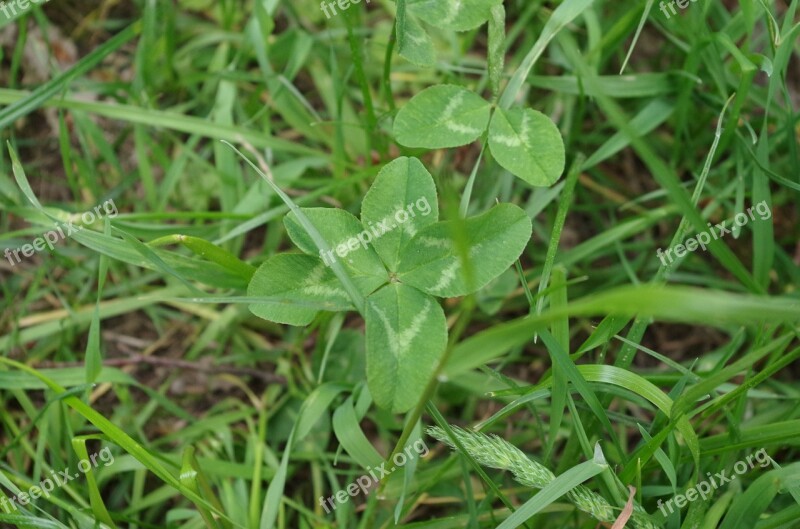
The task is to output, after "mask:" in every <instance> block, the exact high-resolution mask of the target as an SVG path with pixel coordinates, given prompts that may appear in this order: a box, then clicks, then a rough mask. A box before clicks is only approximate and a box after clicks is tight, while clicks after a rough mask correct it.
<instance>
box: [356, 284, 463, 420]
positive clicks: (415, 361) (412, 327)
mask: <svg viewBox="0 0 800 529" xmlns="http://www.w3.org/2000/svg"><path fill="white" fill-rule="evenodd" d="M366 313H367V314H366V318H365V319H366V322H367V333H366V334H367V382H368V384H369V390H370V393H372V396H373V398H374V399H375V403H376V404H378V406H380V407H381V408H385V409H390V410H391V411H392V412H394V413H403V412H405V411H408V410H409V409H411V408H412V407H413V406H414V405H415V404H416V403H417V401H418V400H419V398H420V395H421V394H422V393H423V392H424V390H425V387H426V386H427V384H428V382H429V380H430V378H431V377H432V376H433V374H434V372H435V370H436V366H437V365H438V364H439V361H440V359H441V357H442V355H443V354H444V350H445V346H446V345H447V322H446V320H445V317H444V311H443V310H442V307H441V306H439V303H438V302H437V301H436V300H435V299H434V298H432V297H430V296H426V295H425V294H423V293H422V292H420V291H418V290H416V289H414V288H411V287H409V286H406V285H403V284H400V283H390V284H389V285H387V286H386V287H384V288H382V289H381V290H379V291H378V292H376V293H374V294H372V295H371V296H369V297H368V298H367V310H366Z"/></svg>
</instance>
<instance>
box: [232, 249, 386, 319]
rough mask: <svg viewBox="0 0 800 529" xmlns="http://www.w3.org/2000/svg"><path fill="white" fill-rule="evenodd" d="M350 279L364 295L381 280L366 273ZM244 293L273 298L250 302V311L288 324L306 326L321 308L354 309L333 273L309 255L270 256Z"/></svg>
mask: <svg viewBox="0 0 800 529" xmlns="http://www.w3.org/2000/svg"><path fill="white" fill-rule="evenodd" d="M353 281H354V283H355V284H356V288H358V289H359V291H361V292H362V293H363V294H368V293H369V292H372V291H373V290H375V289H376V288H378V287H379V286H380V285H381V284H382V283H383V280H382V279H380V278H377V277H365V276H361V277H357V278H354V279H353ZM247 295H248V296H254V297H269V298H274V299H275V301H274V303H253V304H251V305H250V306H249V308H250V312H252V313H253V314H255V315H256V316H258V317H259V318H264V319H265V320H269V321H274V322H277V323H284V324H288V325H308V324H309V323H311V321H312V320H313V319H314V317H315V316H316V315H317V312H319V311H320V310H328V311H341V310H355V307H354V306H353V303H352V301H351V299H350V297H349V296H348V294H347V292H346V291H345V290H344V288H342V284H341V283H340V282H339V279H338V278H337V277H336V274H334V273H333V271H332V270H331V269H330V268H329V267H327V266H325V264H324V263H323V262H322V261H320V260H319V259H318V258H316V257H312V256H310V255H301V254H279V255H275V256H273V257H271V258H270V259H268V260H267V261H266V262H265V263H264V264H262V265H261V267H259V269H258V270H257V271H256V273H255V275H253V279H252V281H250V285H249V286H248V288H247Z"/></svg>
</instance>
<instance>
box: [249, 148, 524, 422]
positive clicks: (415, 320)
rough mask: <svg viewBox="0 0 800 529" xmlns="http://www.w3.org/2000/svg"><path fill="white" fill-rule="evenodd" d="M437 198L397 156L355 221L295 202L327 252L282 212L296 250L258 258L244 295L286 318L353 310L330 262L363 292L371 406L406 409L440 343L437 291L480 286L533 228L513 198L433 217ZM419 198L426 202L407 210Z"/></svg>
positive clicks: (296, 320) (274, 316)
mask: <svg viewBox="0 0 800 529" xmlns="http://www.w3.org/2000/svg"><path fill="white" fill-rule="evenodd" d="M437 202H438V201H437V194H436V186H435V184H434V181H433V178H432V177H431V175H430V173H429V172H428V171H427V169H425V167H424V166H423V165H422V162H420V161H419V160H418V159H416V158H407V157H402V158H398V159H397V160H394V161H393V162H391V163H389V164H388V165H386V166H385V167H384V168H383V169H382V170H381V171H380V173H379V174H378V176H377V178H376V179H375V182H374V183H373V185H372V187H371V188H370V190H369V191H368V192H367V194H366V196H365V197H364V200H363V202H362V205H361V220H359V219H357V218H356V217H355V216H353V215H351V214H350V213H348V212H346V211H344V210H340V209H335V208H300V210H301V212H302V213H303V214H304V215H305V216H306V217H307V218H308V219H309V221H310V222H311V223H312V224H313V226H314V227H315V228H316V229H317V230H318V232H319V234H320V235H321V236H322V238H323V239H324V240H325V241H326V242H327V243H328V244H329V245H330V247H331V248H335V249H336V250H337V251H336V252H335V253H334V252H333V251H329V252H328V254H327V255H326V254H325V253H324V252H323V250H322V249H321V248H319V247H317V245H316V244H314V242H313V240H312V237H311V236H310V235H309V234H308V233H307V232H306V230H305V229H304V228H303V227H302V226H301V224H300V222H299V221H298V219H297V216H296V215H295V214H294V213H290V214H289V215H287V216H286V218H285V219H284V224H285V226H286V230H287V232H288V234H289V237H290V238H291V240H292V242H293V243H294V244H295V245H296V246H297V247H298V248H299V249H300V250H301V251H302V252H303V253H301V254H290V253H289V254H278V255H275V256H273V257H271V258H269V259H268V260H267V261H266V262H264V264H262V265H261V267H260V268H259V269H258V271H257V272H256V273H255V275H254V276H253V278H252V280H251V282H250V285H249V288H248V295H249V296H253V297H258V298H268V300H269V302H261V301H258V302H254V303H253V304H251V305H250V310H251V311H252V312H253V313H254V314H255V315H257V316H259V317H261V318H264V319H266V320H270V321H274V322H278V323H284V324H290V325H307V324H309V323H311V321H312V320H313V319H314V317H315V316H316V315H317V313H318V312H319V311H323V310H324V311H348V310H356V309H357V307H355V305H354V304H353V302H352V300H351V298H350V296H348V293H347V291H346V290H345V289H344V288H343V286H342V283H341V281H340V280H339V279H338V278H337V276H336V275H335V274H334V273H333V271H332V270H331V268H330V267H329V264H330V263H331V261H332V260H333V259H336V260H338V261H339V262H340V263H341V264H342V266H343V268H344V269H345V271H346V273H347V275H348V276H349V277H350V279H351V280H352V282H353V284H354V285H355V286H356V288H357V290H358V291H359V292H360V293H361V295H362V296H364V297H365V299H366V303H365V307H364V311H363V316H364V319H365V323H366V344H367V383H368V386H369V389H370V392H371V394H372V396H373V398H374V400H375V402H376V403H377V404H378V405H379V406H380V407H382V408H385V409H389V410H391V411H392V412H395V413H402V412H405V411H408V410H409V409H410V408H411V407H412V406H414V404H416V403H417V401H418V400H419V397H420V395H421V393H422V392H423V391H424V389H425V387H426V385H427V384H428V382H429V380H430V378H431V377H432V376H433V374H434V373H435V371H436V368H437V366H438V364H439V362H440V361H441V359H442V355H443V354H444V352H445V348H446V345H447V323H446V319H445V315H444V311H443V310H442V307H441V305H440V304H439V301H438V300H437V299H436V298H450V297H458V296H464V295H467V294H470V293H473V292H475V291H477V290H479V289H481V288H482V287H484V286H486V285H487V284H488V283H489V282H490V281H492V280H493V279H495V278H496V277H498V276H499V275H500V274H501V273H503V272H504V271H505V270H507V269H508V268H509V267H510V266H511V265H512V264H513V263H514V261H516V260H517V258H519V256H520V254H521V253H522V251H523V250H524V248H525V246H526V245H527V243H528V240H529V239H530V236H531V230H532V226H531V220H530V218H529V217H528V215H527V214H526V213H525V212H524V211H523V210H522V209H520V208H519V207H518V206H515V205H513V204H498V205H496V206H494V207H493V208H491V209H490V210H489V211H487V212H485V213H483V214H482V215H479V216H476V217H472V218H467V219H464V220H458V221H439V212H438V206H437ZM420 204H425V205H427V207H426V208H420V207H416V208H415V207H414V205H417V206H418V205H420ZM426 211H427V213H426ZM401 212H402V214H401Z"/></svg>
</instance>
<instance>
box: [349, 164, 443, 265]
mask: <svg viewBox="0 0 800 529" xmlns="http://www.w3.org/2000/svg"><path fill="white" fill-rule="evenodd" d="M437 202H438V201H437V196H436V184H434V182H433V177H431V174H430V173H429V172H428V170H427V169H425V166H424V165H422V162H420V161H419V160H418V159H416V158H406V157H402V158H398V159H396V160H394V161H393V162H391V163H389V164H388V165H386V166H385V167H384V168H383V169H381V172H380V173H378V177H377V178H376V179H375V182H374V183H373V184H372V187H371V188H370V189H369V191H368V192H367V194H366V196H365V197H364V201H363V203H362V204H361V223H362V224H363V226H364V228H366V230H365V231H369V232H371V233H372V234H374V233H380V232H381V231H383V233H382V234H380V235H378V236H377V237H375V239H374V240H373V241H372V246H373V247H374V248H375V250H376V251H377V252H378V255H379V256H380V258H381V259H382V260H383V262H384V263H385V264H386V266H387V267H388V268H389V270H392V271H394V270H397V264H398V261H399V260H400V250H401V249H402V248H403V246H405V245H406V244H407V243H408V241H410V240H411V238H412V237H413V236H414V235H416V233H417V232H418V231H419V230H421V229H422V228H424V227H426V226H429V225H431V224H434V223H435V222H436V221H437V220H438V219H439V206H438V203H437ZM381 226H383V228H382V227H381ZM386 228H392V229H390V230H389V231H385V229H386Z"/></svg>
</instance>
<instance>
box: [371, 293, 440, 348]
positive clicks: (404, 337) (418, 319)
mask: <svg viewBox="0 0 800 529" xmlns="http://www.w3.org/2000/svg"><path fill="white" fill-rule="evenodd" d="M374 309H375V312H377V313H378V316H379V317H380V319H381V322H382V323H383V328H384V330H385V331H386V337H387V339H388V340H389V344H388V345H389V350H390V351H391V352H392V356H394V357H395V358H401V357H402V356H403V355H404V354H405V353H406V352H408V348H409V347H411V341H412V340H413V339H414V338H415V337H416V336H417V335H419V333H420V331H421V330H422V323H423V322H424V321H425V319H426V318H427V317H428V313H429V312H430V311H431V302H430V301H429V300H425V307H424V308H423V309H422V310H421V311H420V312H419V313H418V314H417V315H416V316H414V319H413V320H411V324H410V325H409V326H408V327H407V328H406V329H405V330H403V331H401V332H397V331H396V330H395V329H394V327H392V323H391V322H390V321H389V318H387V317H386V313H385V312H383V311H382V310H381V309H379V308H378V307H374Z"/></svg>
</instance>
